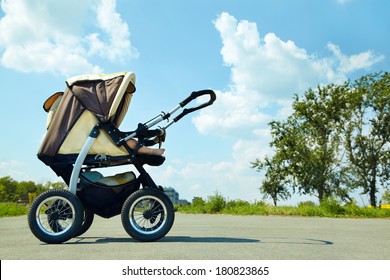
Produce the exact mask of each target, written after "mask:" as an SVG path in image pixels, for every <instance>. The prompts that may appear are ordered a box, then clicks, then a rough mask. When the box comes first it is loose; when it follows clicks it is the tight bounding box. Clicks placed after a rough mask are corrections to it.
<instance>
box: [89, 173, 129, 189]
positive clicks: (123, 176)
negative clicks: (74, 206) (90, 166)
mask: <svg viewBox="0 0 390 280" xmlns="http://www.w3.org/2000/svg"><path fill="white" fill-rule="evenodd" d="M82 176H83V177H84V178H85V179H87V180H88V181H90V182H92V183H99V184H103V185H106V186H110V187H114V186H119V185H123V184H126V183H129V182H132V181H134V180H135V174H134V172H132V171H130V172H124V173H119V174H115V175H113V176H106V177H104V176H103V175H102V174H101V173H99V172H97V171H88V172H84V173H83V175H82Z"/></svg>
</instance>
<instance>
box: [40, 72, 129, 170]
mask: <svg viewBox="0 0 390 280" xmlns="http://www.w3.org/2000/svg"><path fill="white" fill-rule="evenodd" d="M135 79H136V78H135V74H134V73H131V72H120V73H114V74H98V75H96V74H94V75H81V76H76V77H73V78H70V79H68V80H67V81H66V85H67V88H66V90H65V92H64V93H55V94H53V95H52V96H51V97H49V98H48V99H47V100H46V102H45V103H44V106H43V107H44V109H45V111H47V112H48V113H49V115H48V120H47V124H46V126H47V132H46V135H45V137H44V139H43V142H42V144H41V147H40V149H39V151H38V157H39V158H40V159H41V160H43V161H44V162H45V163H46V164H48V165H50V163H51V162H53V161H55V160H54V159H55V157H56V156H58V155H59V154H63V155H69V154H77V153H79V152H80V150H81V147H82V146H83V145H84V143H85V141H86V139H87V137H88V135H89V133H90V131H91V130H92V128H93V127H94V126H95V125H96V124H98V123H105V122H108V121H111V122H113V123H114V125H115V126H116V127H118V126H119V125H120V124H121V122H122V120H123V118H124V116H125V115H126V112H127V109H128V107H129V105H130V101H131V98H132V95H133V93H134V92H135ZM97 140H98V141H96V143H94V145H93V146H92V148H91V150H90V152H91V153H92V154H99V153H103V154H109V155H113V156H116V155H121V154H126V152H125V151H123V149H121V148H120V147H116V146H115V144H114V143H112V141H111V139H110V138H109V137H108V136H107V135H104V133H101V135H99V136H98V139H97Z"/></svg>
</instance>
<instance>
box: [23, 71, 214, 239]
mask: <svg viewBox="0 0 390 280" xmlns="http://www.w3.org/2000/svg"><path fill="white" fill-rule="evenodd" d="M123 73H127V72H123ZM126 77H128V75H127V74H126V76H125V78H126ZM67 87H68V89H69V90H70V91H71V87H70V85H69V84H68V83H67ZM134 91H135V87H134ZM134 91H133V92H134ZM57 94H58V93H57ZM204 95H208V96H209V100H208V101H206V102H205V103H202V104H200V105H198V106H195V107H192V108H184V107H186V106H187V104H188V103H190V102H191V101H193V100H195V99H197V98H198V97H200V96H204ZM53 96H54V95H53ZM215 100H216V95H215V93H214V92H213V91H212V90H201V91H194V92H192V93H191V94H190V96H188V97H187V98H186V99H184V100H183V101H182V102H180V103H179V104H178V105H177V106H175V107H174V108H173V109H172V110H171V111H169V112H168V113H164V112H161V114H159V115H157V116H156V117H154V118H152V119H151V120H149V121H147V122H145V123H139V124H138V127H137V129H136V130H134V131H130V132H123V131H120V130H119V129H118V128H117V126H116V124H115V123H114V122H113V121H112V119H111V120H110V119H109V120H108V121H101V120H100V121H99V122H98V123H97V124H96V125H94V126H93V128H92V129H91V131H90V132H89V135H88V137H87V139H86V140H85V142H84V144H83V145H82V147H81V150H80V151H79V153H78V154H77V157H76V159H75V161H74V163H73V164H72V167H69V165H68V166H67V167H66V168H64V170H62V168H61V165H60V166H59V167H58V166H55V167H53V166H54V165H51V164H52V163H51V161H50V160H48V159H47V158H46V157H45V155H43V156H42V155H41V157H40V155H38V157H40V159H41V160H42V161H44V162H45V163H46V164H47V165H49V166H50V167H52V169H53V170H54V171H55V172H56V173H57V175H59V176H61V177H62V178H63V179H64V181H65V182H66V183H67V184H68V189H52V190H48V191H45V192H44V193H42V194H40V195H39V196H38V197H37V198H36V199H35V201H34V202H33V203H32V204H31V206H30V209H29V213H28V224H29V227H30V230H31V232H32V233H33V234H34V235H35V237H37V238H38V239H39V240H41V241H43V242H45V243H49V244H52V243H54V244H58V243H63V242H66V241H68V240H69V239H71V238H73V237H77V236H79V235H81V234H83V233H85V232H86V231H87V230H88V229H89V227H90V226H91V224H92V222H93V218H94V214H97V215H99V216H102V217H104V218H110V217H112V216H115V215H118V214H121V218H122V225H123V227H124V229H125V230H126V232H127V233H128V234H129V235H130V236H131V237H133V238H134V239H136V240H138V241H156V240H159V239H160V238H162V237H164V236H165V235H166V234H167V233H168V232H169V230H170V229H171V227H172V225H173V222H174V207H173V204H172V202H171V200H170V199H169V198H168V197H167V196H166V195H165V193H164V192H163V188H162V187H161V186H158V185H157V184H156V183H155V182H154V180H153V179H152V178H151V176H150V175H149V173H148V172H147V171H146V170H145V168H144V167H143V165H144V164H148V165H153V166H158V165H161V164H162V163H163V162H164V161H165V158H164V157H163V156H155V155H140V154H138V149H139V148H141V147H142V146H144V145H145V146H151V145H154V144H156V141H155V139H156V138H158V139H159V142H157V143H160V144H161V141H165V131H166V129H167V128H168V127H170V126H171V125H172V124H173V123H175V122H178V121H179V120H180V119H181V118H182V117H184V116H185V115H187V114H189V113H191V112H194V111H197V110H200V109H202V108H205V107H207V106H210V105H212V104H213V103H214V101H215ZM45 104H46V103H45ZM44 108H45V105H44ZM180 109H183V110H182V112H181V113H179V114H178V115H177V116H176V117H174V118H173V119H172V120H171V121H169V118H170V117H173V115H174V114H177V113H178V111H179V110H180ZM126 110H127V108H126ZM110 113H111V112H110ZM122 118H123V117H122ZM162 121H167V122H168V123H167V124H166V125H165V126H164V127H159V128H157V129H151V128H152V127H154V126H155V125H157V124H159V123H161V122H162ZM102 131H104V132H105V134H106V135H108V136H109V138H110V139H111V141H112V142H113V143H114V144H115V145H116V146H118V147H124V148H125V150H126V151H127V153H128V155H127V156H123V157H121V158H120V160H119V161H118V160H116V159H115V160H113V159H110V158H106V157H105V156H102V157H98V155H96V156H95V158H94V159H93V160H91V159H89V158H88V156H89V152H90V150H91V147H92V146H93V145H94V143H95V141H96V140H97V138H98V136H99V134H100V133H101V132H102ZM132 138H137V139H138V141H137V146H136V148H135V149H131V148H130V147H129V145H128V144H127V143H126V142H127V141H128V140H129V139H132ZM125 164H126V165H127V164H132V165H134V167H135V168H136V169H137V171H138V172H139V176H138V177H137V178H135V175H134V173H132V172H128V173H132V175H134V179H133V180H131V181H128V182H125V183H120V184H118V185H114V186H113V185H111V186H107V185H104V184H103V185H102V184H100V183H94V182H92V181H89V179H88V178H87V177H86V176H85V175H86V174H89V172H90V170H92V169H97V168H102V167H110V166H119V165H125ZM64 166H65V165H64ZM70 170H71V171H70ZM141 185H142V187H141ZM140 221H141V222H140Z"/></svg>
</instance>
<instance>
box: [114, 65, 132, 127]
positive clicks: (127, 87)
mask: <svg viewBox="0 0 390 280" xmlns="http://www.w3.org/2000/svg"><path fill="white" fill-rule="evenodd" d="M135 80H136V78H135V74H134V73H132V72H127V73H126V74H125V76H124V77H123V81H122V84H121V85H120V87H119V89H118V92H117V94H116V96H115V99H114V101H113V102H112V105H111V109H110V112H109V114H108V116H109V117H110V118H111V117H112V116H114V115H115V114H116V113H117V110H118V106H119V103H120V102H121V100H122V98H123V96H124V95H129V94H132V93H134V91H135V87H134V85H135ZM129 104H130V103H129ZM129 104H127V107H128V105H129ZM125 109H126V110H125V112H124V114H126V112H127V109H128V108H125ZM119 113H120V114H123V112H119ZM122 119H123V118H122ZM116 125H117V126H119V125H120V122H119V123H118V122H117V124H116Z"/></svg>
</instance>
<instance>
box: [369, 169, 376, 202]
mask: <svg viewBox="0 0 390 280" xmlns="http://www.w3.org/2000/svg"><path fill="white" fill-rule="evenodd" d="M369 189H370V204H371V206H372V207H376V169H375V168H373V170H372V177H371V181H370V187H369Z"/></svg>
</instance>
